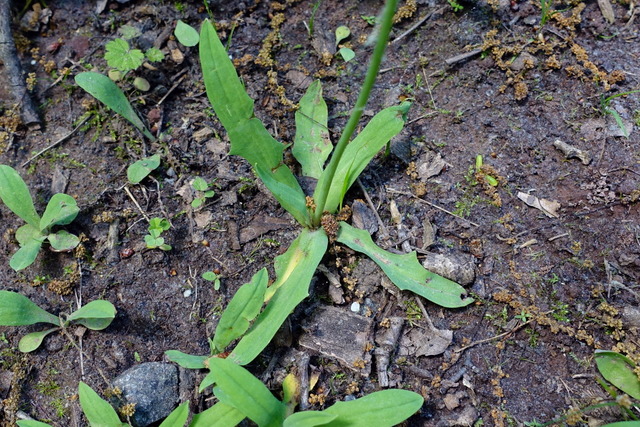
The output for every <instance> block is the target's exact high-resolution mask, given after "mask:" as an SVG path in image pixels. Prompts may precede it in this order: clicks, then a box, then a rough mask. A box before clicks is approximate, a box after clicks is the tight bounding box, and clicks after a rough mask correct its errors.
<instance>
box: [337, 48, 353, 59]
mask: <svg viewBox="0 0 640 427" xmlns="http://www.w3.org/2000/svg"><path fill="white" fill-rule="evenodd" d="M338 53H339V54H340V56H341V57H342V59H343V60H344V62H349V61H351V60H352V59H353V58H355V57H356V53H355V52H354V51H353V50H351V49H349V48H348V47H342V48H340V50H339V51H338Z"/></svg>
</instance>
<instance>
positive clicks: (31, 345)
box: [18, 328, 60, 353]
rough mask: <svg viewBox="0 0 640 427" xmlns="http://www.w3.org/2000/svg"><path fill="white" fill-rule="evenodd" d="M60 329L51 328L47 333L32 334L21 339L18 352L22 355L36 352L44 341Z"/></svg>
mask: <svg viewBox="0 0 640 427" xmlns="http://www.w3.org/2000/svg"><path fill="white" fill-rule="evenodd" d="M59 329H60V328H51V329H47V330H45V331H38V332H31V333H29V334H27V335H25V336H23V337H22V338H20V342H19V343H18V350H20V351H21V352H22V353H30V352H32V351H34V350H36V349H37V348H38V347H40V345H41V344H42V341H43V340H44V339H45V337H46V336H47V335H49V334H50V333H51V332H54V331H57V330H59Z"/></svg>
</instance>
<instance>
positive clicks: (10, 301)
mask: <svg viewBox="0 0 640 427" xmlns="http://www.w3.org/2000/svg"><path fill="white" fill-rule="evenodd" d="M35 323H51V324H53V325H56V326H58V325H59V324H60V320H59V319H58V316H54V315H53V314H51V313H49V312H47V311H45V310H43V309H41V308H40V307H38V306H37V305H36V304H34V303H33V302H31V300H30V299H29V298H27V297H25V296H24V295H21V294H19V293H17V292H11V291H0V325H2V326H24V325H33V324H35Z"/></svg>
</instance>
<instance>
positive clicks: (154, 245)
mask: <svg viewBox="0 0 640 427" xmlns="http://www.w3.org/2000/svg"><path fill="white" fill-rule="evenodd" d="M169 228H171V224H170V223H169V221H167V220H166V219H165V218H151V220H150V221H149V228H148V230H149V234H147V235H145V236H144V241H145V243H146V244H147V248H149V249H162V250H163V251H170V250H171V246H170V245H167V244H166V243H165V242H164V237H161V234H162V233H163V232H164V231H167V230H168V229H169Z"/></svg>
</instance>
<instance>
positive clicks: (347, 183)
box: [314, 102, 411, 212]
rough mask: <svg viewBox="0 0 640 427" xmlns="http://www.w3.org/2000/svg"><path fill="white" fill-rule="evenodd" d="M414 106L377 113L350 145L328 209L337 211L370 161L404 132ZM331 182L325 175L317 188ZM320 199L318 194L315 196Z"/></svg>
mask: <svg viewBox="0 0 640 427" xmlns="http://www.w3.org/2000/svg"><path fill="white" fill-rule="evenodd" d="M410 106H411V104H410V103H409V102H403V103H402V104H401V105H398V106H396V107H389V108H385V109H384V110H382V111H380V112H379V113H378V114H376V115H375V116H374V117H373V118H372V119H371V121H370V122H369V123H368V124H367V126H365V128H364V129H363V130H362V132H360V133H359V134H358V136H356V137H355V138H354V139H353V141H351V142H350V143H349V145H347V148H346V149H345V151H344V154H343V155H342V157H341V159H340V163H338V168H337V170H336V174H335V176H334V178H333V181H332V182H331V187H330V189H329V193H328V195H327V202H326V204H325V207H324V208H325V210H326V211H328V212H335V211H336V210H337V209H338V207H339V206H340V204H341V203H342V199H343V198H344V195H345V194H346V192H347V190H348V189H349V187H351V185H352V184H353V183H354V182H355V181H356V179H357V178H358V176H359V175H360V173H362V171H363V170H364V168H365V167H367V165H368V164H369V162H371V160H372V159H373V158H374V157H375V155H376V154H377V153H378V152H379V151H380V149H381V148H382V147H384V146H385V144H387V143H388V142H389V141H390V140H391V138H393V137H394V136H396V135H397V134H398V133H400V131H401V130H402V127H403V126H404V123H405V116H406V114H407V111H408V110H409V107H410ZM326 179H328V177H327V176H326V174H323V175H322V176H321V177H320V181H319V182H318V186H317V187H316V188H320V187H321V185H322V182H323V181H324V180H326ZM314 196H315V198H316V199H317V194H314Z"/></svg>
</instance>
